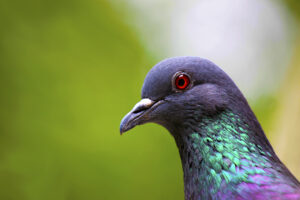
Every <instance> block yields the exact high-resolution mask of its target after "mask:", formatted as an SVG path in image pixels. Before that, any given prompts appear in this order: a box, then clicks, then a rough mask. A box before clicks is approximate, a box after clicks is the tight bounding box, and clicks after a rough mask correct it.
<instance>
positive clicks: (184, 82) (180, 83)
mask: <svg viewBox="0 0 300 200" xmlns="http://www.w3.org/2000/svg"><path fill="white" fill-rule="evenodd" d="M189 84H190V78H189V77H188V76H187V75H186V74H179V75H177V76H176V79H175V86H176V88H177V89H179V90H184V89H185V88H187V87H188V86H189Z"/></svg>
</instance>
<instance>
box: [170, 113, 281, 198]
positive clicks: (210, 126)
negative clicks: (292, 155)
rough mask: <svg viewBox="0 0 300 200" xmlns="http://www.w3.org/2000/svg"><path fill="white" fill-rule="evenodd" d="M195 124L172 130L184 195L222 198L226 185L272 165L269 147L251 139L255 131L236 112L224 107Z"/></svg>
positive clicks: (250, 178) (248, 179)
mask: <svg viewBox="0 0 300 200" xmlns="http://www.w3.org/2000/svg"><path fill="white" fill-rule="evenodd" d="M189 124H191V122H189ZM195 124H198V125H196V128H190V127H189V128H186V129H185V130H184V131H183V134H174V137H175V140H176V143H177V146H178V148H179V152H180V156H181V161H182V166H183V171H184V183H185V195H186V199H199V198H201V199H202V198H203V199H211V198H213V199H215V198H216V197H218V196H219V198H223V197H224V195H225V194H228V193H230V192H229V191H225V190H228V188H229V187H228V185H230V187H231V188H233V187H235V186H238V185H239V184H240V183H243V182H244V183H251V182H254V181H255V180H254V177H255V175H260V176H264V175H266V174H267V172H266V171H265V170H264V169H266V168H269V167H271V166H272V162H271V160H272V159H271V158H273V156H274V155H273V151H272V148H271V147H270V148H265V147H262V145H260V144H258V143H257V142H255V140H253V139H251V138H252V135H255V134H254V133H253V131H252V130H251V128H249V125H248V124H247V123H245V122H244V121H243V120H242V119H241V118H240V117H239V116H238V115H237V114H234V113H232V112H227V111H226V112H225V111H224V112H223V113H221V114H219V115H218V116H215V117H204V118H202V119H201V122H199V123H195ZM185 127H187V126H185ZM193 127H195V125H194V126H193ZM262 134H263V133H262ZM249 136H250V137H249ZM267 149H268V150H267ZM275 157H276V156H275ZM276 158H277V157H276ZM276 158H275V160H276ZM273 160H274V159H273ZM266 176H267V175H266ZM269 179H270V178H269ZM266 180H267V179H266Z"/></svg>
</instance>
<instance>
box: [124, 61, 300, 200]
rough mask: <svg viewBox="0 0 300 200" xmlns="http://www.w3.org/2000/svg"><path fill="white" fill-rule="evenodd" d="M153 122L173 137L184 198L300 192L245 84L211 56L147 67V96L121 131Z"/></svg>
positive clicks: (267, 196) (144, 93) (275, 196)
mask: <svg viewBox="0 0 300 200" xmlns="http://www.w3.org/2000/svg"><path fill="white" fill-rule="evenodd" d="M147 122H154V123H157V124H160V125H162V126H164V127H166V128H167V129H168V130H169V132H170V133H171V134H172V135H173V136H174V139H175V141H176V144H177V147H178V149H179V153H180V157H181V162H182V167H183V173H184V187H185V189H184V190H185V199H192V200H196V199H288V198H287V197H288V196H289V195H292V196H291V197H292V198H294V199H299V197H300V191H299V182H298V181H297V180H296V179H295V177H294V176H293V175H292V174H291V173H290V172H289V170H288V169H287V168H286V167H285V166H284V165H283V164H282V163H281V162H280V160H279V159H278V157H277V156H276V154H275V152H274V151H273V148H272V146H271V145H270V143H269V141H268V139H267V138H266V136H265V134H264V132H263V130H262V128H261V126H260V124H259V122H258V121H257V119H256V117H255V115H254V113H253V112H252V110H251V108H250V106H249V105H248V103H247V101H246V99H245V98H244V96H243V95H242V93H241V92H240V90H239V89H238V88H237V86H236V85H235V84H234V82H233V81H232V80H231V79H230V78H229V76H227V75H226V73H225V72H223V71H222V70H221V69H220V68H219V67H218V66H216V65H215V64H214V63H212V62H210V61H208V60H205V59H201V58H198V57H177V58H170V59H166V60H164V61H162V62H160V63H158V64H157V65H155V66H154V67H153V68H152V69H151V70H150V71H149V73H148V74H147V76H146V79H145V81H144V85H143V88H142V100H141V101H140V102H138V103H137V104H136V105H135V106H134V108H133V109H132V110H131V111H130V112H129V113H128V114H127V115H126V116H125V117H124V118H123V119H122V121H121V126H120V132H121V133H123V132H125V131H128V130H130V129H132V128H133V127H135V126H136V125H140V124H144V123H147ZM278 188H280V190H279V189H278ZM292 198H291V199H292Z"/></svg>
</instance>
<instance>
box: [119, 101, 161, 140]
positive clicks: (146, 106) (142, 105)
mask: <svg viewBox="0 0 300 200" xmlns="http://www.w3.org/2000/svg"><path fill="white" fill-rule="evenodd" d="M160 103H162V100H161V101H157V102H156V101H152V100H151V99H148V98H145V99H142V100H141V101H140V102H138V103H137V104H136V105H135V106H134V107H133V109H132V110H131V111H130V112H129V113H128V114H127V115H125V117H124V118H123V119H122V121H121V124H120V133H121V135H122V134H123V133H124V132H126V131H128V130H130V129H132V128H134V127H135V126H136V125H140V124H144V123H146V122H147V121H148V120H149V115H148V113H150V111H151V110H153V109H154V108H155V107H157V106H158V105H159V104H160Z"/></svg>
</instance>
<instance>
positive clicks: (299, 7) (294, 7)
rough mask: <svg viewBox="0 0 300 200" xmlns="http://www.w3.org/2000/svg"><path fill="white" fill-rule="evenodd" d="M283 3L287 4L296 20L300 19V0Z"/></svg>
mask: <svg viewBox="0 0 300 200" xmlns="http://www.w3.org/2000/svg"><path fill="white" fill-rule="evenodd" d="M282 3H283V4H285V5H286V6H287V7H288V8H289V9H290V10H291V11H292V13H293V14H294V15H295V16H296V18H298V19H300V2H299V0H282Z"/></svg>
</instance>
